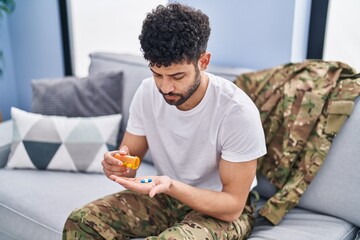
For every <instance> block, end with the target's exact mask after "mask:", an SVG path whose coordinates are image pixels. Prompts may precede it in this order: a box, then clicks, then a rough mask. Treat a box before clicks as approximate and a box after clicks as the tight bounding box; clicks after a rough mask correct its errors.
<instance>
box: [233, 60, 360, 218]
mask: <svg viewBox="0 0 360 240" xmlns="http://www.w3.org/2000/svg"><path fill="white" fill-rule="evenodd" d="M235 84H236V85H237V86H238V87H240V88H242V89H243V90H244V91H245V92H246V93H247V94H248V95H249V96H250V97H251V98H252V99H253V101H254V102H255V104H256V105H257V107H258V108H259V110H260V114H261V120H262V123H263V126H264V131H265V137H266V144H267V150H268V153H267V154H266V155H265V156H263V157H262V158H260V159H259V162H258V173H260V174H262V175H264V176H265V177H266V178H267V179H269V180H270V182H271V183H272V184H273V185H275V186H276V187H277V188H278V192H277V193H276V194H275V195H274V196H273V197H271V198H270V199H269V200H268V201H267V202H266V204H265V205H264V206H263V207H262V208H261V209H260V211H259V214H260V215H262V216H264V217H265V218H267V219H268V220H269V221H270V222H271V223H273V224H278V223H279V222H280V221H281V219H282V218H283V217H284V215H285V214H286V213H287V212H288V211H289V210H290V209H291V208H293V207H294V206H296V205H297V204H298V202H299V200H300V198H301V196H302V195H303V193H304V192H305V191H306V189H307V187H308V186H309V184H310V183H311V181H312V179H313V178H314V177H315V175H316V173H317V172H318V170H319V168H320V166H321V165H322V163H323V162H324V160H325V157H326V155H327V153H328V151H329V149H330V146H331V143H332V140H333V138H334V137H335V135H336V133H338V131H339V130H340V128H341V127H342V125H343V123H344V122H345V120H346V118H347V117H348V116H349V115H350V114H351V112H352V109H353V107H354V100H355V98H356V97H357V96H358V95H359V93H360V76H359V75H356V74H355V70H354V69H352V68H351V67H349V66H348V65H346V64H344V63H341V62H325V61H320V60H308V61H304V62H302V63H295V64H286V65H281V66H278V67H274V68H271V69H266V70H262V71H258V72H253V73H247V74H243V75H240V76H239V77H238V78H237V79H236V80H235Z"/></svg>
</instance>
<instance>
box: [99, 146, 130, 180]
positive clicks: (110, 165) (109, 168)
mask: <svg viewBox="0 0 360 240" xmlns="http://www.w3.org/2000/svg"><path fill="white" fill-rule="evenodd" d="M115 153H120V154H121V155H128V153H129V150H128V148H127V147H126V146H122V147H121V148H120V150H118V151H111V152H107V153H105V154H104V159H103V160H102V162H101V164H102V165H103V171H104V173H105V174H106V176H107V177H108V178H109V179H110V176H111V175H116V176H119V177H131V176H134V175H135V174H134V173H135V172H134V171H133V170H131V169H129V168H128V167H125V166H123V163H122V162H121V161H120V160H118V159H116V158H115V157H114V155H115Z"/></svg>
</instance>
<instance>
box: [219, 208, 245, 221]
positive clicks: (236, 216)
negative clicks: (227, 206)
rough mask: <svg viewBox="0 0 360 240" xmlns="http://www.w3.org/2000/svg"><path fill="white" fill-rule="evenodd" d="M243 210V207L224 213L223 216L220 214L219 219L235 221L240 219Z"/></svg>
mask: <svg viewBox="0 0 360 240" xmlns="http://www.w3.org/2000/svg"><path fill="white" fill-rule="evenodd" d="M242 212H243V208H242V209H240V210H238V209H236V210H234V211H232V212H231V213H227V214H222V215H221V216H218V219H219V220H221V221H224V222H229V223H230V222H234V221H236V220H238V219H239V218H240V216H241V214H242Z"/></svg>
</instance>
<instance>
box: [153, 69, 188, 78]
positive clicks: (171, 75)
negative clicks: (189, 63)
mask: <svg viewBox="0 0 360 240" xmlns="http://www.w3.org/2000/svg"><path fill="white" fill-rule="evenodd" d="M150 71H152V72H153V73H155V74H157V75H162V74H160V73H157V72H155V71H154V70H152V69H151V68H150ZM180 74H186V72H177V73H174V74H169V75H167V76H170V77H175V76H177V75H180Z"/></svg>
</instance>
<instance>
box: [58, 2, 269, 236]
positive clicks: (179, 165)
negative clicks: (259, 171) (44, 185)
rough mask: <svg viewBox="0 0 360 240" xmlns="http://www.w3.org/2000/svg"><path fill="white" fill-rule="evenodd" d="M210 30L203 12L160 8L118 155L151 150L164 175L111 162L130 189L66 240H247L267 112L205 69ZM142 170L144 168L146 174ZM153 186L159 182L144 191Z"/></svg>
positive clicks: (108, 157) (84, 213)
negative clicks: (250, 200) (132, 239)
mask: <svg viewBox="0 0 360 240" xmlns="http://www.w3.org/2000/svg"><path fill="white" fill-rule="evenodd" d="M209 35H210V26H209V19H208V17H207V16H206V15H205V14H204V13H202V12H201V11H199V10H195V9H193V8H190V7H187V6H184V5H180V4H169V5H167V6H166V7H164V6H161V5H160V6H158V7H157V8H156V9H155V10H153V11H152V12H151V13H149V14H148V15H147V16H146V19H145V20H144V22H143V28H142V32H141V35H140V36H139V39H140V43H141V48H142V51H143V52H144V57H145V59H146V60H148V62H149V67H150V70H151V72H152V75H153V76H152V77H151V78H148V79H145V80H144V81H143V82H142V84H141V85H140V87H139V89H138V90H137V92H136V94H135V96H134V98H133V101H132V104H131V107H130V117H129V121H128V125H127V130H126V133H125V135H124V137H123V140H122V143H121V146H120V150H119V152H120V153H121V154H122V155H128V154H131V155H134V156H135V155H136V156H139V157H142V156H144V154H145V153H146V151H147V150H148V149H151V153H152V158H153V161H154V164H155V167H156V169H157V171H158V173H159V176H141V177H134V176H135V174H136V172H135V171H134V170H131V169H129V168H126V167H125V166H122V162H121V161H119V160H117V159H116V158H114V154H115V153H116V151H115V152H109V153H106V154H105V155H104V160H103V162H102V164H103V167H104V172H105V174H106V176H107V177H108V178H110V179H111V180H113V181H115V182H117V183H119V184H121V185H122V186H124V187H125V188H126V189H128V190H129V191H123V192H120V193H117V194H114V195H110V196H106V197H104V198H101V199H99V200H97V201H94V202H92V203H90V204H88V205H86V206H85V207H83V208H81V209H79V210H76V211H74V212H73V213H72V214H71V215H70V217H69V218H68V220H67V222H66V223H65V228H64V235H63V236H64V237H63V239H125V238H128V237H147V239H245V238H246V236H248V234H249V233H250V232H251V228H252V224H253V222H252V221H253V218H252V216H251V214H252V213H253V212H252V209H251V208H250V207H249V206H247V205H246V204H247V203H248V196H249V192H250V191H251V189H252V188H253V187H254V186H255V185H256V178H255V172H256V159H257V158H258V157H260V156H262V155H264V154H265V153H266V147H265V141H264V134H263V129H262V126H261V122H260V117H259V112H258V110H257V108H256V106H255V105H254V103H253V102H252V101H251V100H250V98H249V97H248V96H247V95H246V94H245V93H244V92H243V91H241V90H240V89H239V88H237V87H236V86H235V85H234V84H233V83H231V82H230V81H228V80H225V79H222V78H220V77H217V76H214V75H212V74H209V73H206V72H205V70H206V69H207V66H208V65H209V62H210V57H211V55H210V53H209V52H207V51H206V47H207V42H208V38H209ZM140 167H141V166H140ZM147 178H151V179H152V182H149V183H141V180H143V179H147Z"/></svg>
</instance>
